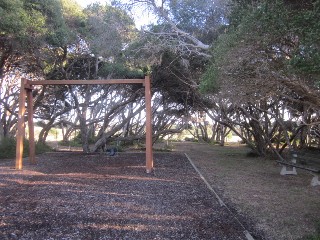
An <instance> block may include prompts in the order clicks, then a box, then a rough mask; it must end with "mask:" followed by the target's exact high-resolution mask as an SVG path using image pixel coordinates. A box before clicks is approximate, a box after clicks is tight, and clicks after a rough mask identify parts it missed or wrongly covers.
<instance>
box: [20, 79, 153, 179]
mask: <svg viewBox="0 0 320 240" xmlns="http://www.w3.org/2000/svg"><path fill="white" fill-rule="evenodd" d="M104 84H143V86H144V87H145V100H146V171H147V173H150V172H151V171H152V169H153V151H152V124H151V120H152V111H151V98H152V95H151V80H150V77H149V76H146V77H145V78H144V79H98V80H96V79H94V80H39V81H30V80H27V79H21V88H20V96H19V115H18V125H17V146H16V162H15V163H16V169H22V155H23V138H24V134H25V122H24V114H25V101H26V97H27V102H28V125H29V141H30V146H29V147H30V156H29V160H30V162H31V163H36V160H35V144H34V126H33V98H32V90H33V86H35V85H104Z"/></svg>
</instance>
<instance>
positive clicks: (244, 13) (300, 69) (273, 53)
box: [202, 0, 320, 92]
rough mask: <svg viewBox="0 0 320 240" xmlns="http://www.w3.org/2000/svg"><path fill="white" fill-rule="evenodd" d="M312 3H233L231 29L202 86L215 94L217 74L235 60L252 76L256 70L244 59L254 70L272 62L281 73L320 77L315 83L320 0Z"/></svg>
mask: <svg viewBox="0 0 320 240" xmlns="http://www.w3.org/2000/svg"><path fill="white" fill-rule="evenodd" d="M309 3H312V4H309V5H308V4H307V5H304V3H296V4H297V5H295V4H294V3H290V2H285V1H282V0H278V1H273V2H270V1H265V0H260V1H254V2H252V1H246V0H242V1H233V5H232V8H231V14H230V16H229V17H230V18H229V22H230V25H229V27H228V31H227V32H226V33H225V34H222V35H220V36H219V39H218V40H217V41H216V42H215V43H214V44H213V49H212V52H213V55H214V59H213V64H212V65H211V66H210V67H209V68H208V69H207V71H206V73H205V74H204V76H203V83H202V85H203V87H202V88H203V89H207V90H210V89H211V91H213V92H214V91H215V89H216V88H215V87H213V86H216V83H217V77H216V76H218V75H219V71H221V68H225V69H226V66H227V65H231V64H233V67H234V69H237V68H238V69H241V71H244V72H243V75H244V76H250V74H251V73H250V72H248V70H249V71H252V72H254V71H255V69H250V68H249V69H245V67H244V66H241V61H244V60H243V59H245V58H247V60H246V61H247V62H244V63H245V64H247V67H248V66H249V65H251V67H253V68H255V67H256V66H254V63H255V64H257V63H259V61H260V62H262V61H268V67H272V68H273V71H279V72H281V74H292V73H299V74H300V75H302V76H305V77H307V78H309V79H310V76H309V75H310V74H312V77H313V78H314V79H318V80H316V81H315V85H314V86H317V85H316V84H319V82H320V45H319V39H320V22H319V19H320V10H319V9H320V7H319V6H320V1H319V0H316V1H309ZM306 23H307V24H306ZM236 58H240V59H239V60H240V61H238V62H237V61H236V60H237V59H236ZM249 61H251V62H249ZM237 64H238V66H236V65H237ZM235 71H236V72H238V73H240V72H239V71H238V70H235ZM245 71H247V72H245ZM269 71H271V70H269ZM238 77H240V78H241V77H243V76H241V75H239V76H238Z"/></svg>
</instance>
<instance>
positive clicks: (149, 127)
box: [144, 76, 153, 173]
mask: <svg viewBox="0 0 320 240" xmlns="http://www.w3.org/2000/svg"><path fill="white" fill-rule="evenodd" d="M144 88H145V101H146V171H147V173H151V172H152V169H153V154H152V125H151V119H152V110H151V81H150V77H149V76H146V77H145V82H144Z"/></svg>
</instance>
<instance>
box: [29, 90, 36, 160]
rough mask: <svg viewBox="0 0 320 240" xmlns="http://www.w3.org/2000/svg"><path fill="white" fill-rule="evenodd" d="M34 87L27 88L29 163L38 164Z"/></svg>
mask: <svg viewBox="0 0 320 240" xmlns="http://www.w3.org/2000/svg"><path fill="white" fill-rule="evenodd" d="M32 89H33V88H32V87H31V86H30V87H29V88H27V107H28V128H29V162H30V163H31V164H36V148H35V143H34V124H33V96H32Z"/></svg>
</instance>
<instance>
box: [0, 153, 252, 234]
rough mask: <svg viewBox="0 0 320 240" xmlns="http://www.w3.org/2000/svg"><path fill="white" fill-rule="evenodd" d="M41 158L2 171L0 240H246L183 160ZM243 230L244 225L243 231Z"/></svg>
mask: <svg viewBox="0 0 320 240" xmlns="http://www.w3.org/2000/svg"><path fill="white" fill-rule="evenodd" d="M154 158H155V170H154V172H153V173H151V174H147V173H146V172H145V155H144V153H120V154H118V155H116V156H114V157H110V156H106V155H86V154H83V153H67V152H65V153H47V154H43V155H40V156H38V157H37V160H38V164H37V165H29V164H27V163H25V165H24V169H23V170H21V171H17V170H14V169H13V168H12V165H13V163H12V162H5V163H2V164H1V165H0V239H228V240H232V239H246V238H245V236H244V233H243V227H242V226H240V224H239V222H237V221H236V220H235V218H234V217H233V216H232V214H230V212H228V211H226V209H225V208H224V207H222V206H220V204H219V202H218V201H217V199H216V198H215V196H214V195H213V194H212V193H211V192H210V191H209V190H208V188H207V187H206V185H205V184H204V182H203V180H202V179H201V178H200V177H199V175H198V174H197V172H196V171H195V170H194V169H193V167H192V166H191V164H190V163H189V161H188V159H187V158H186V157H185V155H183V154H181V153H159V154H155V157H154ZM243 224H245V223H243Z"/></svg>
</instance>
